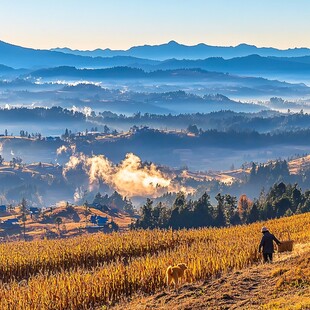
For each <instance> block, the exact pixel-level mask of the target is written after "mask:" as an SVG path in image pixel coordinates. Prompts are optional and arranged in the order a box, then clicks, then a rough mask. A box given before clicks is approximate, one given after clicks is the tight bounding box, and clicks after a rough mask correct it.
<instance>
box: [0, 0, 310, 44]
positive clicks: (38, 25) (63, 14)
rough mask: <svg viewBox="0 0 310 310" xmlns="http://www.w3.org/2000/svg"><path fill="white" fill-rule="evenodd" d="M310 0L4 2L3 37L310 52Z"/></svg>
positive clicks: (0, 14)
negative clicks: (252, 46)
mask: <svg viewBox="0 0 310 310" xmlns="http://www.w3.org/2000/svg"><path fill="white" fill-rule="evenodd" d="M309 14H310V0H156V1H155V0H0V40H3V41H6V42H10V43H14V44H18V45H23V46H28V47H35V48H51V47H64V46H68V47H71V48H78V49H94V48H97V47H100V48H106V47H110V48H113V49H125V48H129V47H131V46H133V45H142V44H160V43H164V42H168V41H170V40H176V41H178V42H180V43H184V44H188V45H193V44H197V43H200V42H204V43H207V44H211V45H237V44H239V43H249V44H255V45H257V46H274V47H278V48H288V47H302V46H304V47H310V35H309V31H310V18H309Z"/></svg>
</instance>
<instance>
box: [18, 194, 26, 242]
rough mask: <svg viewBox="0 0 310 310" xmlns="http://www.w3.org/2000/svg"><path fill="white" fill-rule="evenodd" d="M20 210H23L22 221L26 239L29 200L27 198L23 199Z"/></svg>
mask: <svg viewBox="0 0 310 310" xmlns="http://www.w3.org/2000/svg"><path fill="white" fill-rule="evenodd" d="M20 212H21V221H22V223H23V232H24V239H25V240H26V221H27V214H28V209H27V201H26V199H25V198H23V199H22V202H21V205H20Z"/></svg>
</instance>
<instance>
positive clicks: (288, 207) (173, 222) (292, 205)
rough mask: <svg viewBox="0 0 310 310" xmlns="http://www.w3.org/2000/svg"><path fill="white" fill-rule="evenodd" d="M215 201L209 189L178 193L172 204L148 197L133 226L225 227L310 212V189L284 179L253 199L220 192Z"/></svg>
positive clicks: (146, 227) (147, 227)
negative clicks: (191, 194)
mask: <svg viewBox="0 0 310 310" xmlns="http://www.w3.org/2000/svg"><path fill="white" fill-rule="evenodd" d="M215 200H216V202H217V203H216V204H215V205H212V204H211V201H210V196H209V195H208V194H207V193H206V192H205V193H204V194H203V195H202V196H201V197H200V198H198V199H197V200H191V199H187V197H186V195H185V193H183V192H179V193H178V194H177V195H176V198H175V201H174V203H173V204H172V205H171V206H169V205H166V204H164V203H162V202H159V203H158V204H156V205H154V203H153V201H152V200H151V199H149V198H148V199H147V200H146V202H145V204H144V205H143V206H142V208H141V210H140V217H139V219H137V221H136V222H135V223H133V224H132V225H131V228H132V229H140V228H142V229H154V228H172V229H182V228H200V227H206V226H210V227H225V226H231V225H240V224H249V223H253V222H256V221H261V220H267V219H273V218H279V217H282V216H291V215H293V214H299V213H305V212H309V211H310V190H307V191H305V192H304V193H303V192H302V190H301V189H300V188H298V185H297V184H294V185H291V184H288V185H286V184H284V183H283V182H280V183H277V184H275V185H274V186H272V187H271V188H270V190H269V192H268V193H267V194H265V193H264V191H263V190H262V191H261V193H260V196H259V198H258V199H254V200H253V201H252V200H251V199H249V198H248V197H247V196H246V195H245V194H243V195H241V196H240V197H239V199H237V197H236V196H232V195H229V194H225V195H222V194H220V193H219V194H217V195H216V196H215Z"/></svg>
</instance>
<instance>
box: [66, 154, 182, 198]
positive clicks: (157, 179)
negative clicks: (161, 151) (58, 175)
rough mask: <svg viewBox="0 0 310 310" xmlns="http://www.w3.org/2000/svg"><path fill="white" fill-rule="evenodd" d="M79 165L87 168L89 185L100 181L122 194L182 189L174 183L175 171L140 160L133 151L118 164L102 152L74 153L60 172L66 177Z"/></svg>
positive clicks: (144, 194) (151, 195)
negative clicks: (91, 153) (94, 153)
mask: <svg viewBox="0 0 310 310" xmlns="http://www.w3.org/2000/svg"><path fill="white" fill-rule="evenodd" d="M78 169H82V170H83V171H85V172H86V174H87V175H88V178H89V185H90V186H91V187H92V186H96V185H98V183H99V181H102V182H104V183H105V184H107V185H109V186H110V187H111V188H113V189H114V190H116V191H118V192H119V193H120V194H121V195H123V196H128V197H134V196H150V197H155V196H159V195H161V194H163V193H164V192H166V191H178V190H183V188H181V187H178V186H176V185H175V184H173V182H172V179H173V178H174V175H172V174H169V175H167V174H165V173H163V172H162V171H160V169H159V168H158V167H157V166H156V165H154V164H148V165H144V164H142V162H141V159H140V158H139V157H138V156H136V155H134V154H132V153H128V154H127V155H126V157H125V159H124V160H123V161H121V162H120V163H119V164H118V165H115V164H113V163H112V162H111V161H109V160H108V159H107V158H106V157H105V156H103V155H99V156H91V157H89V156H86V155H85V154H82V153H81V154H77V155H73V156H71V157H70V160H69V162H68V163H67V164H66V165H65V166H64V169H63V175H64V177H66V175H67V174H68V173H69V172H70V171H71V172H72V171H74V170H78Z"/></svg>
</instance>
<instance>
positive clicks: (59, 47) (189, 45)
mask: <svg viewBox="0 0 310 310" xmlns="http://www.w3.org/2000/svg"><path fill="white" fill-rule="evenodd" d="M0 42H3V43H6V44H10V45H14V46H18V47H23V48H29V49H35V50H53V49H65V48H67V49H70V50H72V51H81V52H92V51H95V50H111V51H128V50H130V49H131V48H134V47H143V46H161V45H168V44H171V43H176V44H177V45H183V46H186V47H195V46H198V45H205V46H210V47H220V48H221V47H222V48H236V47H238V46H240V45H247V46H252V47H256V48H266V49H268V48H273V49H277V50H279V51H286V50H294V49H310V47H307V46H298V47H297V46H295V47H287V48H279V47H274V46H265V45H256V44H251V43H245V42H240V43H238V44H236V45H212V44H208V43H206V42H202V41H201V42H199V43H195V44H185V43H180V42H178V41H176V40H173V39H172V40H169V41H165V42H163V43H156V44H151V43H144V44H137V45H131V46H130V47H128V48H123V49H120V48H110V47H96V48H94V49H80V48H73V47H70V45H66V46H56V47H49V48H37V47H33V46H26V45H20V44H18V43H12V42H7V41H3V40H1V39H0Z"/></svg>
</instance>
